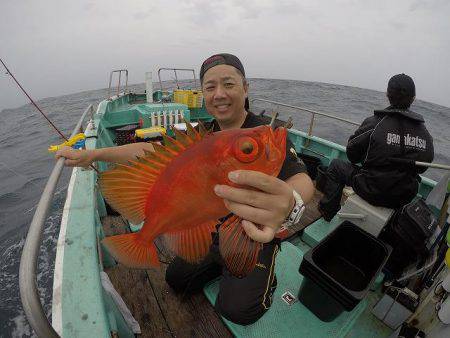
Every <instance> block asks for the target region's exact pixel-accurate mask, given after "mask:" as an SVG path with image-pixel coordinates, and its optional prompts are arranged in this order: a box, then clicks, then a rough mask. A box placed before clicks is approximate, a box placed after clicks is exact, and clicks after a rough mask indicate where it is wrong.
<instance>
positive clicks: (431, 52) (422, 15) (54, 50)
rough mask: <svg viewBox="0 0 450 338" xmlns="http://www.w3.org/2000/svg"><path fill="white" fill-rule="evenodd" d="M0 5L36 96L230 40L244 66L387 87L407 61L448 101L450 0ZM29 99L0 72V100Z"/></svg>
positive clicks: (9, 56) (436, 98)
mask: <svg viewBox="0 0 450 338" xmlns="http://www.w3.org/2000/svg"><path fill="white" fill-rule="evenodd" d="M0 13H2V18H1V20H0V57H1V58H3V59H4V60H5V61H6V63H7V65H8V66H9V67H10V69H11V71H12V72H13V73H14V74H15V75H16V77H17V78H18V79H19V81H21V82H22V85H23V86H24V87H25V88H26V89H28V91H29V92H30V94H31V95H32V96H33V97H35V98H36V99H39V98H42V97H48V96H59V95H62V94H68V93H73V92H78V91H83V90H90V89H98V88H104V87H105V86H107V81H108V76H109V71H110V70H111V69H115V68H128V69H129V71H130V82H131V83H140V82H143V81H144V72H145V71H156V70H157V68H158V67H171V66H177V67H188V68H192V67H194V68H196V69H197V70H198V69H199V67H200V63H201V62H202V61H203V59H205V58H206V57H208V56H210V55H211V54H213V53H217V52H231V53H234V54H236V55H238V56H239V57H240V58H241V60H242V62H243V63H244V66H245V68H246V73H247V76H248V77H260V78H277V79H294V80H304V81H319V82H328V83H337V84H344V85H349V86H356V87H363V88H369V89H375V90H381V91H384V90H385V88H386V83H387V80H388V79H389V77H390V76H391V75H394V74H397V73H400V72H404V73H407V74H409V75H411V76H412V77H413V78H414V80H415V82H416V88H417V97H418V98H419V99H423V100H426V101H430V102H434V103H438V104H441V105H445V106H450V61H449V55H450V1H448V0H428V1H427V0H397V1H391V0H378V1H370V0H359V1H358V0H321V1H317V0H301V1H289V0H233V1H212V0H184V1H169V0H166V1H159V0H156V1H147V0H127V1H113V0H96V1H81V0H79V1H66V0H41V1H37V0H36V1H33V0H0ZM26 102H27V101H26V99H25V97H24V96H23V94H21V93H19V92H18V89H17V87H16V85H15V84H13V83H12V80H11V79H10V78H9V77H8V76H6V75H4V72H2V73H0V109H3V108H7V107H15V106H18V105H21V104H24V103H26Z"/></svg>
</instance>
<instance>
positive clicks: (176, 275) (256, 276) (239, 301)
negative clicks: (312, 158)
mask: <svg viewBox="0 0 450 338" xmlns="http://www.w3.org/2000/svg"><path fill="white" fill-rule="evenodd" d="M264 124H267V121H266V120H265V119H263V118H262V117H260V116H257V115H255V114H253V113H250V112H249V113H248V114H247V117H246V119H245V121H244V124H243V125H242V127H241V128H252V127H256V126H259V125H264ZM208 127H212V129H213V131H219V130H220V128H219V125H218V124H217V122H216V121H215V120H214V121H213V122H212V123H211V124H210V125H209V126H208ZM291 148H293V149H295V148H294V146H293V144H292V142H291V141H290V140H289V139H288V140H287V142H286V159H285V161H284V163H283V167H282V168H281V171H280V174H279V175H278V178H280V179H282V180H286V179H288V178H289V177H291V176H293V175H295V174H298V173H301V172H306V168H305V166H304V164H303V163H302V162H301V161H299V160H298V159H297V158H296V156H294V155H293V153H292V152H291ZM218 226H220V225H218ZM211 236H212V238H213V244H212V245H211V248H210V252H209V254H208V255H207V256H206V257H205V259H204V260H203V262H201V263H200V264H197V265H194V264H189V263H187V262H186V261H184V260H183V259H181V258H180V257H176V258H175V259H174V260H173V261H172V262H171V263H170V264H169V266H168V267H167V271H166V281H167V283H168V284H169V285H170V286H171V287H172V288H173V289H174V290H175V291H177V292H182V293H194V292H199V291H201V290H202V288H203V287H204V286H205V284H206V283H208V282H209V281H211V280H213V279H215V278H217V277H219V276H222V278H221V280H220V287H219V294H218V296H217V300H216V304H215V308H216V311H218V312H219V313H220V314H221V315H222V316H224V317H225V318H227V319H228V320H231V321H232V322H235V323H238V324H241V325H247V324H251V323H254V322H255V321H257V320H258V319H259V318H260V317H261V316H262V315H263V314H264V313H265V312H266V311H267V310H268V309H269V307H270V305H271V304H272V295H273V292H274V291H275V289H276V286H277V280H276V277H275V273H274V268H275V257H276V254H277V252H278V250H279V241H277V240H273V241H272V242H270V243H267V244H264V246H263V249H262V250H261V252H260V254H259V257H258V262H257V265H256V267H255V269H254V270H253V271H252V272H251V273H250V274H249V275H247V276H246V277H244V278H238V277H234V276H232V275H231V274H230V272H229V271H228V270H227V268H226V267H225V266H224V264H223V261H222V258H221V256H220V253H219V236H218V233H217V232H216V233H212V234H211Z"/></svg>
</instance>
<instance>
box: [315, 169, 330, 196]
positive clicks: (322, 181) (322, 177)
mask: <svg viewBox="0 0 450 338" xmlns="http://www.w3.org/2000/svg"><path fill="white" fill-rule="evenodd" d="M327 170H328V167H327V166H326V165H319V166H318V167H317V177H316V189H317V190H319V191H320V192H324V191H325V186H326V185H327Z"/></svg>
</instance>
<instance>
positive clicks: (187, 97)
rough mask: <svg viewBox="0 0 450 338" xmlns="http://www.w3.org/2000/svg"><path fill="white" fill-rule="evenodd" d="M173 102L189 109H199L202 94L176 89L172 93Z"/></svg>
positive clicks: (195, 91) (201, 103)
mask: <svg viewBox="0 0 450 338" xmlns="http://www.w3.org/2000/svg"><path fill="white" fill-rule="evenodd" d="M173 101H174V102H176V103H182V104H185V105H187V106H188V107H189V108H201V107H202V105H203V93H202V91H201V90H190V89H176V90H174V91H173Z"/></svg>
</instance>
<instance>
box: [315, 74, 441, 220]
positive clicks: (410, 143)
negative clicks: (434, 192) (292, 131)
mask: <svg viewBox="0 0 450 338" xmlns="http://www.w3.org/2000/svg"><path fill="white" fill-rule="evenodd" d="M415 95H416V93H415V85H414V81H413V80H412V79H411V77H409V76H408V75H405V74H398V75H395V76H393V77H392V78H391V79H390V80H389V83H388V88H387V97H388V99H389V103H390V106H389V107H388V108H386V109H383V110H375V112H374V115H373V116H371V117H369V118H367V119H365V120H364V122H363V123H362V124H361V126H360V127H359V128H358V129H357V130H356V131H355V133H354V134H353V135H352V136H350V138H349V140H348V144H347V157H348V159H349V160H350V162H351V163H349V162H346V161H343V160H339V159H335V160H333V161H332V162H331V164H330V166H329V167H328V170H327V184H326V187H325V188H324V191H323V192H324V196H323V198H322V199H321V201H320V202H319V211H320V212H321V214H322V216H323V217H324V219H325V220H327V221H330V220H331V219H332V218H333V217H334V216H335V215H336V213H337V212H338V211H339V209H340V201H341V197H342V190H343V188H344V186H345V185H348V186H351V187H352V188H353V190H354V191H355V192H356V193H357V194H358V195H359V196H360V197H362V198H363V199H364V200H366V201H367V202H369V203H371V204H373V205H375V206H382V207H387V208H398V207H400V206H402V205H405V204H407V203H409V202H410V201H411V200H412V199H413V198H414V197H415V196H416V194H417V191H418V187H419V182H420V177H419V174H420V173H423V172H424V171H425V170H426V168H425V167H417V166H412V165H411V164H410V163H411V161H404V162H403V163H402V162H401V161H395V159H397V160H398V159H406V160H412V161H422V162H431V161H433V157H434V149H433V138H432V137H431V135H430V133H429V132H428V130H427V128H426V127H425V124H424V119H423V117H422V116H421V115H419V114H417V113H415V112H413V111H411V110H410V109H409V108H410V106H411V104H412V102H413V101H414V99H415ZM392 159H394V160H392ZM358 164H360V166H359V165H358Z"/></svg>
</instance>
